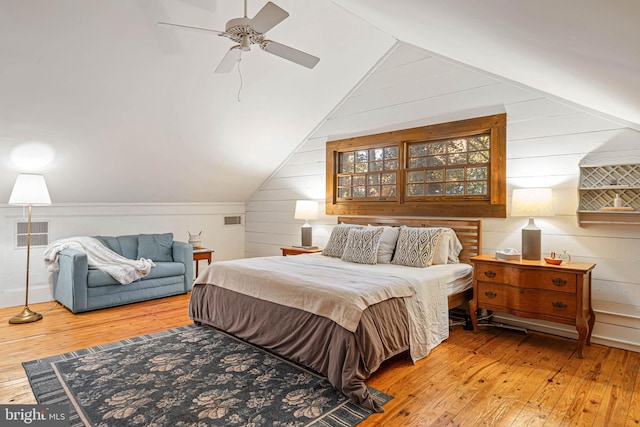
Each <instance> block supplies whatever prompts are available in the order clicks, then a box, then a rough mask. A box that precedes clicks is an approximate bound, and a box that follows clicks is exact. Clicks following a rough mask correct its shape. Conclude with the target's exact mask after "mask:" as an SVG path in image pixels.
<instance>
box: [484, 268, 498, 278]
mask: <svg viewBox="0 0 640 427" xmlns="http://www.w3.org/2000/svg"><path fill="white" fill-rule="evenodd" d="M484 275H485V276H487V277H488V278H490V279H493V278H494V277H496V272H495V271H491V270H487V271H485V272H484Z"/></svg>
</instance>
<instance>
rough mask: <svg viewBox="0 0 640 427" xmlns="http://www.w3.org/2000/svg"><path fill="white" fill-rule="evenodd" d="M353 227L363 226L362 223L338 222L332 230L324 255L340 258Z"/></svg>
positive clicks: (323, 251)
mask: <svg viewBox="0 0 640 427" xmlns="http://www.w3.org/2000/svg"><path fill="white" fill-rule="evenodd" d="M352 228H362V226H360V225H349V224H338V225H336V226H335V227H334V228H333V231H331V236H329V241H328V242H327V245H326V246H325V248H324V249H323V250H322V255H326V256H330V257H334V258H340V257H341V256H342V253H343V252H344V246H345V245H346V244H347V237H348V236H349V230H351V229H352Z"/></svg>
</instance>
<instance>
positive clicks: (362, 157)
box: [356, 150, 369, 162]
mask: <svg viewBox="0 0 640 427" xmlns="http://www.w3.org/2000/svg"><path fill="white" fill-rule="evenodd" d="M367 160H369V156H368V151H367V150H359V151H356V162H366V161H367Z"/></svg>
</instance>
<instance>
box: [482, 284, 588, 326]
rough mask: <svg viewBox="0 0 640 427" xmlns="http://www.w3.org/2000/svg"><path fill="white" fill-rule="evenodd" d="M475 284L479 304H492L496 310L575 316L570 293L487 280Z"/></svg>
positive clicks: (573, 302)
mask: <svg viewBox="0 0 640 427" xmlns="http://www.w3.org/2000/svg"><path fill="white" fill-rule="evenodd" d="M477 286H478V295H477V297H478V303H479V304H480V306H483V305H484V306H487V305H489V306H494V307H496V309H497V311H499V308H500V307H502V308H504V309H505V312H507V313H514V314H520V315H524V316H527V314H528V315H536V314H537V315H546V316H554V317H562V318H566V319H575V317H576V298H575V295H572V294H566V293H563V292H552V291H545V290H540V289H529V288H521V287H514V286H508V285H501V284H497V283H489V282H478V285H477ZM525 313H526V314H525ZM529 317H530V316H529Z"/></svg>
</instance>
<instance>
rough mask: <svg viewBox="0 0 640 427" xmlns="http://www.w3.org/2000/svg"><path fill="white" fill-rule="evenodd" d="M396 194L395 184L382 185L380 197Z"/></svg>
mask: <svg viewBox="0 0 640 427" xmlns="http://www.w3.org/2000/svg"><path fill="white" fill-rule="evenodd" d="M395 195H396V186H395V185H383V186H382V197H395Z"/></svg>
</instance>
